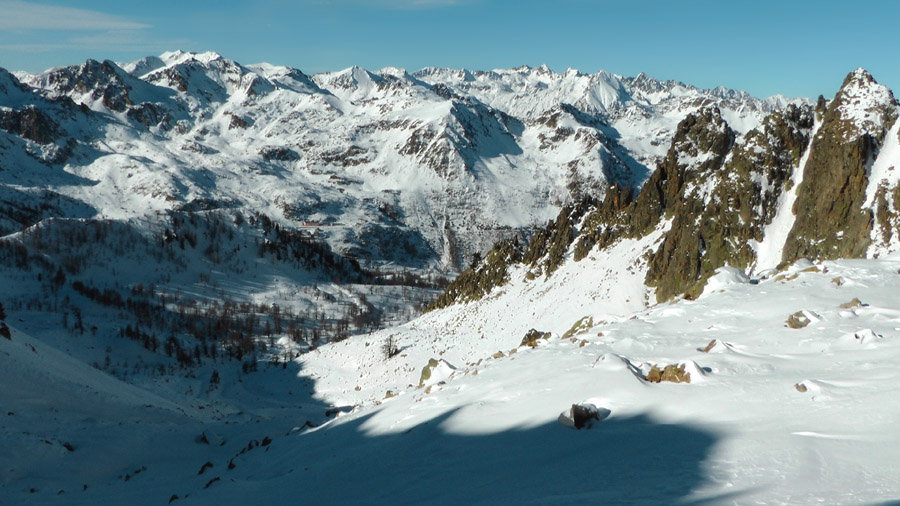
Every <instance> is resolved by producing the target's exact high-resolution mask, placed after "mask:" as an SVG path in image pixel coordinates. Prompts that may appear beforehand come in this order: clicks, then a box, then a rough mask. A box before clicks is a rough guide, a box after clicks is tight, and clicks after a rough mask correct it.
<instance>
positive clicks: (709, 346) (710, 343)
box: [697, 339, 719, 353]
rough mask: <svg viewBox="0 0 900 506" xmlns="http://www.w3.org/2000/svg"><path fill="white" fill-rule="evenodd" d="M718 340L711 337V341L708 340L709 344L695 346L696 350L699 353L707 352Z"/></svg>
mask: <svg viewBox="0 0 900 506" xmlns="http://www.w3.org/2000/svg"><path fill="white" fill-rule="evenodd" d="M718 342H719V340H718V339H713V340H712V341H710V342H709V344H707V345H706V347H704V348H697V351H699V352H701V353H709V350H711V349H713V348H714V347H715V346H716V344H717V343H718Z"/></svg>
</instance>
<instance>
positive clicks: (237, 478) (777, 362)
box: [0, 257, 900, 504]
mask: <svg viewBox="0 0 900 506" xmlns="http://www.w3.org/2000/svg"><path fill="white" fill-rule="evenodd" d="M598 260H599V259H598ZM586 263H589V262H588V261H587V260H585V261H583V262H581V263H579V265H581V264H586ZM598 263H599V261H598ZM596 268H599V267H596ZM898 269H900V258H897V257H892V258H885V257H882V258H880V259H878V260H847V261H838V262H824V263H822V264H819V265H812V264H810V263H809V262H801V263H798V264H797V265H794V266H792V267H790V268H789V269H788V270H786V271H784V272H781V273H779V274H778V275H773V276H771V277H768V278H766V279H760V280H752V281H751V280H750V278H747V277H746V276H743V275H737V274H736V273H734V272H731V271H728V270H723V271H722V272H721V273H720V274H718V275H717V276H715V277H713V278H712V280H711V281H710V284H709V285H708V287H707V290H706V291H705V292H704V293H703V294H702V295H701V296H700V297H699V298H698V299H697V300H694V301H686V300H677V301H675V302H673V303H667V304H662V305H649V306H647V307H642V306H643V304H638V307H637V308H634V307H630V306H629V305H628V304H630V303H625V302H624V299H621V297H629V298H630V294H629V293H628V292H627V289H626V290H623V291H622V292H621V293H620V294H619V300H620V302H622V304H621V305H619V306H617V307H611V306H610V304H609V302H611V301H612V300H613V299H615V297H613V298H610V299H606V300H603V299H598V300H597V301H594V302H591V303H586V304H585V306H584V307H582V308H580V309H577V310H575V309H573V310H571V311H557V312H555V313H553V314H550V313H548V314H544V315H540V314H538V315H536V317H535V319H534V321H535V322H541V327H543V329H550V330H553V335H552V336H551V337H550V338H549V339H547V340H544V341H540V342H539V343H538V345H537V347H535V348H529V347H520V346H518V345H519V340H520V339H521V337H522V336H521V334H520V333H519V330H520V329H521V328H523V327H522V326H518V327H516V326H513V325H509V324H507V326H503V325H502V322H504V321H505V320H506V319H507V318H509V319H510V320H515V319H521V318H524V316H523V315H524V314H525V313H526V311H527V310H528V307H532V308H537V307H549V306H551V304H549V302H551V301H555V300H560V299H559V297H560V296H562V295H563V294H566V293H569V292H568V290H570V289H572V287H571V286H567V285H570V284H572V283H578V284H579V287H580V289H582V290H584V291H586V292H587V291H589V290H590V287H591V284H592V280H591V279H590V278H588V276H585V275H581V276H574V277H569V276H566V275H564V276H563V277H561V278H560V279H566V283H562V282H560V283H554V282H552V280H551V281H547V282H546V283H541V282H539V281H532V283H533V284H534V285H535V286H536V285H538V284H542V289H541V290H534V291H531V292H530V293H531V295H532V296H533V300H531V301H528V302H527V304H526V303H525V301H524V300H523V301H522V302H523V304H522V306H524V307H523V308H521V310H520V312H518V313H509V314H504V315H500V314H498V313H496V312H493V311H490V310H489V308H495V309H496V308H498V306H497V305H498V304H499V301H501V300H503V299H504V297H508V296H509V295H506V294H499V295H498V296H497V297H496V299H495V300H487V301H484V302H483V303H476V304H482V305H483V306H484V311H479V310H478V309H477V308H473V307H472V306H453V307H450V308H446V309H443V310H440V311H438V312H436V313H434V314H429V315H428V316H426V317H424V318H421V319H419V320H416V321H415V322H412V323H410V324H407V325H406V326H404V327H400V328H397V329H394V330H392V331H390V332H382V333H378V334H373V335H364V336H357V337H352V338H350V339H349V340H347V341H344V342H341V343H337V344H333V345H329V346H326V347H322V348H320V349H319V351H318V352H316V353H314V354H309V355H306V356H304V358H303V359H302V360H301V362H300V363H298V364H296V365H291V368H290V369H287V370H282V369H280V368H278V369H263V370H262V372H261V373H259V374H257V375H251V376H249V377H246V378H245V379H244V380H243V383H238V382H236V381H234V380H233V379H231V380H225V381H224V383H230V382H232V381H234V382H233V383H231V384H232V385H233V387H230V388H232V390H230V391H223V392H222V393H221V394H220V395H216V396H215V397H214V398H209V399H204V398H203V396H200V397H198V398H195V399H194V400H192V401H190V402H188V400H187V399H185V398H184V396H179V395H176V394H174V393H170V394H169V395H168V398H167V399H166V400H159V399H158V397H156V396H155V395H153V394H148V393H140V392H136V391H134V387H132V386H124V385H120V384H119V383H117V382H111V381H110V380H109V379H106V378H102V377H101V376H102V374H101V373H99V372H95V371H90V370H87V371H85V370H84V369H85V368H84V367H83V366H78V365H77V364H73V363H72V360H71V359H69V358H65V357H58V356H57V355H56V354H55V353H54V352H53V351H52V350H48V349H47V347H46V346H42V345H40V343H38V342H36V341H34V340H33V339H31V338H30V337H28V336H25V335H23V334H21V333H19V332H17V331H15V330H14V332H13V340H12V341H6V340H0V352H2V353H4V355H5V356H6V357H7V358H6V359H5V360H6V361H7V362H9V361H10V360H11V361H12V362H11V363H12V364H13V367H12V368H11V369H8V371H10V372H7V370H6V369H5V370H4V372H3V374H4V376H3V378H4V381H6V382H9V383H7V384H12V385H19V386H23V385H28V384H31V382H32V381H35V380H36V381H38V383H37V384H38V385H42V384H48V383H46V382H49V381H53V382H57V383H55V384H54V385H53V389H52V390H50V389H46V390H44V393H43V394H41V393H37V394H36V397H37V398H42V399H43V400H44V402H45V403H46V404H45V406H47V407H44V408H35V406H36V405H37V404H36V400H35V399H34V398H32V399H31V400H25V399H21V398H19V399H17V398H16V397H15V395H12V396H11V395H10V392H11V390H10V389H6V391H5V392H4V393H3V396H4V397H3V399H4V407H5V406H13V407H12V408H9V409H10V411H14V412H15V413H14V414H13V415H8V416H6V419H5V424H4V425H3V438H4V441H5V444H4V445H3V448H4V451H5V452H7V455H12V456H13V457H14V458H13V459H11V460H9V459H4V462H6V465H5V466H4V469H5V471H4V472H3V475H2V482H0V483H2V490H3V492H4V493H3V503H4V504H25V503H34V502H40V503H41V504H92V503H97V502H104V503H110V502H117V503H123V502H127V503H129V504H159V503H160V502H163V501H168V500H169V499H170V498H171V497H172V496H178V498H177V500H176V501H177V504H209V503H213V502H215V503H246V502H254V503H263V504H275V503H283V502H285V501H288V502H290V501H292V500H296V499H297V498H298V497H302V498H303V500H304V501H314V502H317V501H327V502H328V503H330V504H360V503H379V504H381V503H391V504H421V503H422V502H426V501H427V502H429V503H431V504H458V503H460V502H463V503H466V504H498V503H508V502H516V503H527V504H570V503H571V504H574V503H579V504H580V503H584V502H588V503H602V504H634V503H635V502H639V503H664V502H666V503H669V502H685V503H703V504H811V503H826V504H873V503H883V502H885V501H892V500H896V499H897V498H898V497H900V487H898V484H897V483H898V482H897V479H896V478H897V476H898V473H900V464H898V462H897V460H896V458H895V455H894V449H895V448H896V447H897V444H898V443H900V437H898V435H897V433H896V431H895V430H893V428H894V426H895V425H896V424H895V421H896V419H897V417H898V416H900V403H898V402H897V399H896V396H895V395H894V391H893V389H892V388H891V385H893V384H894V383H895V382H896V381H897V379H898V372H897V368H896V364H897V363H898V361H900V341H898V336H900V300H898V298H897V294H896V289H895V286H896V283H897V276H898ZM582 274H584V273H582ZM554 279H555V278H554ZM516 290H521V289H520V288H516V287H515V285H514V286H513V288H511V289H510V292H513V291H516ZM518 293H520V294H522V293H529V292H527V290H526V291H525V292H518ZM854 299H859V300H858V301H856V300H854ZM842 306H843V307H842ZM617 312H621V313H620V314H614V313H617ZM795 312H803V314H804V315H805V316H806V317H807V318H808V319H809V321H810V323H809V324H808V325H807V326H806V327H803V328H798V329H794V328H790V327H788V326H787V325H786V323H785V320H786V319H787V318H788V317H789V316H790V315H791V314H793V313H795ZM575 314H578V315H582V316H589V317H591V320H592V321H582V325H580V326H575V330H574V331H573V332H571V333H570V334H569V335H566V337H565V338H563V337H561V335H560V333H561V330H559V329H566V330H567V329H569V328H571V327H573V323H575V321H573V320H574V318H573V315H575ZM579 319H580V318H579ZM498 323H499V325H498ZM522 323H526V322H522ZM479 325H480V326H481V328H480V329H478V327H477V326H479ZM466 326H468V327H471V331H470V332H465V331H463V329H464V327H466ZM476 329H477V331H476ZM390 334H393V335H394V337H395V338H396V339H397V342H398V344H399V345H400V350H401V351H400V354H398V355H396V356H394V357H393V358H390V359H388V358H385V356H384V355H383V354H382V351H381V349H380V348H381V344H382V342H383V341H384V339H385V338H386V337H387V336H388V335H390ZM710 343H712V347H711V348H709V350H708V351H707V352H704V351H702V350H703V349H704V348H707V347H708V345H709V344H710ZM29 345H34V346H35V349H36V353H37V354H41V355H46V357H47V358H46V359H45V360H34V359H31V358H29V355H32V354H34V352H32V351H30V349H29V347H28V346H29ZM498 350H500V351H503V352H504V355H503V356H500V355H497V356H495V357H492V356H491V355H492V354H493V353H495V352H496V351H498ZM513 350H515V352H513ZM442 352H443V353H442ZM424 357H431V358H436V359H439V361H438V366H437V367H436V368H435V375H434V377H433V378H432V379H429V380H428V381H426V382H424V383H425V384H424V386H423V387H417V385H418V383H419V380H420V371H421V368H422V367H423V366H425V364H426V363H427V359H426V360H423V358H424ZM476 357H478V359H476ZM17 364H21V365H17ZM667 364H684V365H685V369H686V371H688V372H690V375H691V381H690V383H681V384H672V383H660V384H653V383H649V382H647V381H645V380H644V379H642V378H643V375H645V374H647V373H648V372H649V370H650V368H651V367H652V366H653V365H660V366H663V365H667ZM52 371H56V372H57V373H58V375H54V374H53V373H52ZM59 377H65V378H74V379H65V380H54V379H52V378H59ZM40 378H47V379H40ZM173 381H176V382H178V383H179V384H180V387H179V388H181V389H183V388H184V387H185V386H186V385H188V384H190V383H191V381H193V380H191V379H190V378H184V379H182V380H178V379H174V380H173ZM41 382H44V383H41ZM67 384H75V385H80V386H78V387H77V388H75V387H67V386H65V385H67ZM356 384H359V385H361V388H360V390H359V391H357V390H355V389H354V388H353V385H356ZM342 385H343V387H342ZM238 387H240V388H238ZM309 387H312V388H313V389H312V390H311V391H310V390H307V388H309ZM73 388H74V390H73ZM179 388H175V389H173V391H177V390H178V389H179ZM89 389H92V390H95V391H101V392H107V393H109V394H110V395H102V396H99V397H98V398H97V399H96V400H95V401H91V402H86V403H84V404H82V405H81V406H80V407H79V409H77V410H75V409H73V410H69V409H56V408H52V407H50V406H52V405H53V404H55V403H60V402H62V401H63V399H64V397H65V396H67V395H69V392H75V393H76V394H77V395H82V396H84V395H85V393H86V394H87V396H88V397H92V394H90V393H89V392H90V391H91V390H89ZM288 389H290V390H292V391H293V396H289V395H286V393H285V392H284V390H288ZM388 389H390V390H391V391H392V393H391V395H392V397H389V398H385V391H386V390H388ZM12 391H15V390H12ZM78 392H85V393H78ZM118 392H122V393H126V392H132V393H130V394H129V398H122V397H120V396H118V395H116V394H117V393H118ZM310 394H312V395H313V396H314V397H313V398H310V397H308V395H310ZM179 397H180V400H179ZM120 399H121V400H120ZM170 403H176V404H178V406H179V408H175V409H172V408H171V404H170ZM573 403H591V404H594V405H596V406H597V407H598V408H602V409H605V410H609V414H608V416H607V417H605V418H603V419H602V420H601V421H596V422H594V423H593V425H592V426H590V427H589V428H588V429H583V430H580V431H577V430H574V429H572V428H570V427H566V426H564V425H563V424H561V423H559V422H558V421H557V418H558V416H559V415H560V414H561V413H563V412H564V411H566V410H567V409H568V408H569V407H570V406H571V405H572V404H573ZM146 404H152V405H153V406H154V407H152V408H150V407H147V406H146ZM188 404H192V405H194V406H195V407H193V408H189V407H188ZM298 404H299V405H298ZM279 405H283V406H284V407H282V408H278V406H279ZM328 405H332V406H335V407H336V408H330V409H331V411H330V413H332V416H334V415H333V413H338V414H337V416H336V418H335V419H333V420H331V421H326V420H330V418H328V417H326V416H325V411H326V409H329V408H326V406H328ZM228 406H232V408H231V409H229V408H228ZM236 406H239V407H240V408H241V410H240V411H238V410H237V409H235V407H236ZM301 406H302V407H301ZM200 408H205V409H200ZM41 413H47V414H48V415H49V416H40V414H41ZM132 413H133V415H132ZM4 414H5V413H4ZM150 415H152V416H150ZM132 416H134V417H135V418H131V417H132ZM148 416H149V418H148ZM99 420H108V422H107V421H104V422H98V421H99ZM307 420H309V421H310V422H312V425H318V424H319V423H320V422H322V421H326V423H325V424H324V425H320V426H318V427H312V428H310V424H306V421H307ZM202 434H205V435H206V437H207V439H208V440H210V443H211V444H209V445H207V444H205V443H203V442H199V443H198V442H196V441H195V439H199V438H200V437H201V435H202ZM23 436H26V437H23ZM254 439H255V440H256V443H254V442H253V440H254ZM43 440H47V441H49V443H44V442H42V441H43ZM66 442H69V443H70V444H71V445H73V446H74V451H72V452H69V451H67V450H65V449H64V448H63V447H62V446H61V445H62V444H64V443H66ZM119 445H123V446H119ZM36 448H43V449H44V450H43V451H42V452H41V453H38V454H37V455H38V457H36V458H32V459H31V460H29V459H27V458H25V457H24V455H35V453H34V452H35V451H36V450H35V449H36ZM125 448H127V450H126V449H125ZM163 448H164V449H165V450H161V449H163ZM248 448H249V449H248ZM101 455H102V456H103V457H102V458H103V459H104V460H103V461H104V462H107V464H106V465H104V466H97V465H91V466H86V463H87V462H90V461H92V459H97V458H101V457H100V456H101ZM206 462H209V463H210V464H211V466H208V465H206V466H205V464H206ZM229 463H231V464H233V467H231V466H229ZM204 466H205V467H206V469H204V470H203V473H202V474H198V473H199V472H200V470H201V468H203V467H204ZM78 469H81V470H80V471H78ZM135 470H140V471H139V472H138V473H137V474H135V473H134V471H135ZM126 474H127V475H129V477H128V478H127V479H126V478H125V475H126ZM216 478H218V479H216ZM85 484H86V485H88V487H87V489H86V490H83V485H85ZM31 489H34V491H33V492H32V491H31ZM60 490H62V491H63V492H62V493H58V492H59V491H60ZM173 503H175V502H173Z"/></svg>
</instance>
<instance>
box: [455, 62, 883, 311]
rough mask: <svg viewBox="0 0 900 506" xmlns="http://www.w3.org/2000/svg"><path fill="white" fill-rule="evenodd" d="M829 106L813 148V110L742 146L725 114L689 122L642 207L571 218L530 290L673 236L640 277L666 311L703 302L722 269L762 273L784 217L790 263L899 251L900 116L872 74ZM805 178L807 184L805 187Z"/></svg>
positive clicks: (625, 197)
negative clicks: (578, 266) (594, 255)
mask: <svg viewBox="0 0 900 506" xmlns="http://www.w3.org/2000/svg"><path fill="white" fill-rule="evenodd" d="M822 102H823V103H821V104H820V108H819V110H820V111H821V112H820V114H821V118H820V122H821V125H820V127H819V128H818V130H816V132H817V133H816V134H815V136H814V138H811V136H812V134H813V130H814V128H815V126H816V125H815V124H814V123H815V122H814V119H815V118H814V117H815V114H816V112H815V111H814V110H813V108H812V107H811V106H797V105H789V106H788V107H786V108H785V109H783V110H781V111H779V112H775V113H772V114H770V115H769V116H768V117H766V119H765V120H764V121H762V123H761V124H760V126H759V127H758V128H756V129H754V130H751V131H750V132H748V133H747V134H746V135H744V136H743V137H741V136H738V135H737V134H736V133H735V132H734V131H733V130H732V129H731V128H730V127H729V126H728V124H727V122H726V121H725V119H724V117H723V115H722V113H721V111H720V110H719V109H718V108H716V107H706V108H702V109H700V110H699V111H697V112H695V113H691V114H689V115H688V116H687V117H686V118H685V119H684V120H682V121H681V123H679V125H678V127H677V129H676V132H675V135H674V137H673V139H672V143H671V145H670V147H669V150H668V152H667V154H666V157H665V158H664V159H663V160H662V162H660V164H659V165H658V167H657V169H656V170H655V171H654V173H653V174H652V175H651V176H650V178H649V179H648V180H647V182H646V183H645V184H644V185H643V187H642V188H641V191H640V193H638V195H637V196H636V197H634V199H633V200H632V198H631V194H632V193H631V190H629V189H627V188H619V187H612V188H609V189H608V190H607V192H606V195H605V198H604V200H603V201H600V202H598V201H594V200H591V199H587V200H584V201H582V202H581V203H579V204H578V205H575V206H568V207H565V208H564V209H563V210H562V211H561V212H560V215H559V217H558V218H557V220H555V221H551V222H550V223H549V225H548V226H547V227H545V228H543V229H539V230H537V231H536V232H535V233H534V235H533V236H532V239H531V242H530V243H529V245H528V246H527V248H525V253H524V254H523V256H522V258H521V259H519V260H515V261H516V262H521V263H524V264H526V265H530V266H532V270H530V271H529V272H528V275H527V277H529V279H534V277H535V275H536V274H540V273H546V274H547V276H549V275H551V274H552V272H553V271H554V270H555V269H556V268H557V267H558V266H559V265H560V264H561V263H562V262H564V261H566V260H567V259H569V258H570V257H569V255H571V259H572V260H574V261H581V260H583V259H584V258H585V257H588V256H590V253H591V251H592V250H594V248H598V249H601V250H602V249H605V248H608V247H609V246H611V245H612V244H615V243H616V242H617V241H620V240H622V239H634V238H640V237H645V236H647V235H648V234H650V233H651V232H653V231H655V230H663V234H662V236H661V240H660V241H659V243H658V244H656V245H654V246H652V247H649V248H647V249H646V250H645V251H644V256H643V261H642V264H641V265H642V267H640V268H642V269H644V270H645V283H646V285H647V286H648V287H651V288H653V289H654V292H655V296H656V300H658V301H662V300H666V299H669V298H671V297H673V296H676V295H679V294H685V295H686V296H688V297H695V296H697V295H699V294H700V293H701V292H702V290H703V287H704V285H705V284H706V280H707V279H708V278H709V277H710V276H711V275H712V274H713V273H714V272H715V271H716V269H718V268H720V267H723V266H726V265H727V266H731V267H734V268H738V269H741V270H748V269H753V268H755V267H756V264H757V260H758V257H757V254H758V248H759V245H760V244H761V243H762V242H763V241H766V240H767V239H768V240H777V238H775V239H773V238H767V237H766V236H765V234H766V230H767V227H768V226H769V225H771V224H772V223H773V221H774V220H775V218H776V216H779V215H780V216H782V218H783V221H786V222H787V223H788V224H790V223H791V222H792V223H793V229H792V230H791V233H790V234H788V235H787V242H786V243H785V244H778V245H776V247H777V248H780V249H781V251H782V256H783V259H784V261H791V260H794V259H797V258H801V257H806V258H810V259H834V258H842V257H860V256H864V255H865V254H866V252H867V251H870V250H871V249H870V244H871V243H872V241H873V240H875V241H878V244H881V247H882V249H885V248H891V247H893V246H892V245H893V243H892V242H891V241H892V238H893V237H895V229H896V228H897V226H898V225H900V219H898V218H897V216H898V213H897V208H896V206H897V204H898V203H900V189H898V188H900V184H898V181H897V179H898V177H897V176H896V175H894V174H893V171H894V166H895V165H898V164H900V147H898V140H900V139H894V136H893V135H890V136H889V135H888V132H889V131H890V132H893V130H892V128H893V126H894V125H895V122H896V119H897V117H898V111H900V108H898V105H897V102H896V101H895V100H894V98H893V95H892V94H891V92H890V91H889V90H888V89H887V88H885V87H883V86H881V85H878V84H877V83H875V81H874V79H872V77H871V76H870V75H869V74H868V73H866V72H865V71H863V70H857V71H854V72H852V73H851V74H850V75H849V76H848V77H847V79H846V80H845V81H844V85H843V86H842V88H841V90H840V91H839V92H838V94H837V95H836V96H835V98H834V100H832V101H831V102H830V103H827V104H825V103H824V101H822ZM895 130H896V129H895ZM885 146H886V147H885ZM882 148H884V149H882ZM804 153H806V154H807V155H808V156H806V157H804ZM804 160H808V161H806V163H805V165H803V166H802V167H801V166H800V164H801V163H802V162H803V161H804ZM873 167H874V169H873ZM873 170H875V172H876V173H877V174H879V176H883V179H882V180H881V181H877V182H875V183H874V184H873V183H870V182H869V180H868V174H869V173H870V172H872V171H873ZM798 171H802V176H803V177H802V181H803V182H802V184H800V185H799V187H796V188H795V187H793V185H792V181H793V180H795V179H799V178H795V173H796V172H798ZM791 191H793V192H796V193H797V195H798V197H797V200H796V204H795V205H794V207H793V209H791V208H788V207H786V206H784V205H783V203H784V202H788V201H789V200H788V199H785V198H783V197H785V196H786V194H787V192H791ZM793 214H796V218H794V217H793V216H792V215H793ZM873 216H877V219H878V230H876V231H874V232H873V222H874V219H873ZM787 220H792V221H787ZM896 235H900V234H896ZM870 236H871V237H870ZM572 244H574V246H573V247H571V248H570V245H572ZM460 279H462V280H464V279H467V278H465V277H462V276H461V278H460ZM503 281H505V278H504V279H503ZM452 287H453V285H452V284H451V288H452ZM482 291H483V292H484V293H487V292H489V290H484V289H483V288H482ZM448 294H450V292H449V291H448ZM445 295H446V294H445ZM447 302H448V301H447V300H446V299H444V300H443V303H447Z"/></svg>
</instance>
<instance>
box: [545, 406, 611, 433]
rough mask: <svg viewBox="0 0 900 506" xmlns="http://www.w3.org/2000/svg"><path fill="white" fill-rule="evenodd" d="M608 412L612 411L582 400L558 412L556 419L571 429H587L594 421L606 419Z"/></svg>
mask: <svg viewBox="0 0 900 506" xmlns="http://www.w3.org/2000/svg"><path fill="white" fill-rule="evenodd" d="M610 413H612V412H611V411H610V410H608V409H606V408H598V407H597V406H595V405H593V404H591V403H589V402H583V403H580V404H572V407H570V408H569V409H567V410H565V411H563V412H562V413H560V414H559V418H558V419H557V421H558V422H559V423H560V424H561V425H564V426H566V427H571V428H573V429H579V430H581V429H585V428H588V429H589V428H590V427H591V425H593V424H594V423H595V422H600V421H602V420H604V419H606V418H607V417H608V416H609V415H610Z"/></svg>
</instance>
